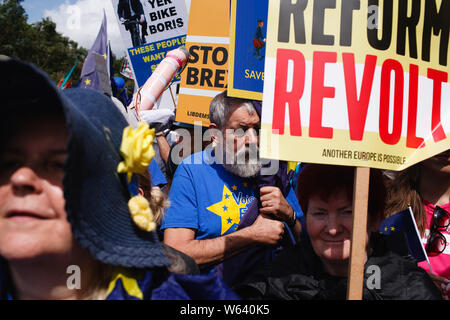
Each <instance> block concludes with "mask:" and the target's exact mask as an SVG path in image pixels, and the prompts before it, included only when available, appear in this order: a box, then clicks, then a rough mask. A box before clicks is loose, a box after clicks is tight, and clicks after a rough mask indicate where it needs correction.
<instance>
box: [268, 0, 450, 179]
mask: <svg viewBox="0 0 450 320" xmlns="http://www.w3.org/2000/svg"><path fill="white" fill-rule="evenodd" d="M448 17H450V1H448V0H442V1H436V0H426V1H405V0H403V1H402V0H400V1H392V0H390V1H387V0H385V1H378V0H361V1H339V0H324V1H291V0H269V11H268V26H267V48H266V57H265V79H264V99H263V116H262V129H263V132H262V133H263V134H262V135H261V156H262V157H264V158H275V159H281V160H293V161H302V162H311V163H327V164H337V165H350V166H359V167H372V168H381V169H391V170H402V169H404V168H406V167H408V166H411V165H413V164H415V163H417V162H420V161H422V160H424V159H427V158H429V157H431V156H433V155H435V154H438V153H440V152H443V151H445V150H447V149H450V85H449V83H448V72H449V65H448V63H449V52H448V50H449V31H450V19H449V18H448ZM293 146H295V148H293Z"/></svg>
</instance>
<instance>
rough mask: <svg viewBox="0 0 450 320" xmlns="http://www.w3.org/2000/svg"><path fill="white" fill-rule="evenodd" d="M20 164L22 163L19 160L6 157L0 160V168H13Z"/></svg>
mask: <svg viewBox="0 0 450 320" xmlns="http://www.w3.org/2000/svg"><path fill="white" fill-rule="evenodd" d="M21 165H22V163H21V161H19V160H13V159H7V160H2V161H0V168H1V170H13V169H17V168H19V167H20V166H21Z"/></svg>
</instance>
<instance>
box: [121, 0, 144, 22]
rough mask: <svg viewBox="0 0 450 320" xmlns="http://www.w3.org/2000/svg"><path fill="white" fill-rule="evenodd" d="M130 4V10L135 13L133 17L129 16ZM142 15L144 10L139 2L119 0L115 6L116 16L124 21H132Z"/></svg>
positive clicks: (136, 0) (135, 0) (137, 0)
mask: <svg viewBox="0 0 450 320" xmlns="http://www.w3.org/2000/svg"><path fill="white" fill-rule="evenodd" d="M128 1H130V3H131V8H132V9H133V11H134V12H135V15H133V16H132V15H131V11H130V4H129V2H128ZM143 14H144V8H143V7H142V3H141V1H139V0H119V4H118V5H117V15H118V16H119V19H120V18H124V19H132V18H135V17H140V16H141V15H143Z"/></svg>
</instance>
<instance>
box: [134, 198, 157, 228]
mask: <svg viewBox="0 0 450 320" xmlns="http://www.w3.org/2000/svg"><path fill="white" fill-rule="evenodd" d="M128 209H129V210H130V213H131V217H132V219H133V221H134V223H135V224H136V225H137V226H138V227H139V229H141V230H144V231H153V230H155V229H156V223H155V222H153V212H152V209H150V205H149V203H148V200H147V199H145V198H144V197H143V196H135V197H133V198H131V199H130V200H129V201H128Z"/></svg>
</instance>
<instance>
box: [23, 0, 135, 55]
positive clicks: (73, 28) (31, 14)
mask: <svg viewBox="0 0 450 320" xmlns="http://www.w3.org/2000/svg"><path fill="white" fill-rule="evenodd" d="M22 6H23V8H24V9H25V11H26V13H27V15H28V23H33V22H37V21H40V20H42V19H43V18H45V17H50V18H51V20H52V21H53V22H55V23H56V30H57V31H58V32H59V33H62V34H63V35H64V36H66V37H68V38H70V39H71V40H74V41H76V42H77V43H78V44H79V45H80V46H82V47H84V48H86V49H88V50H89V49H90V48H91V46H92V44H93V43H94V41H95V38H96V37H97V34H98V31H99V30H100V26H101V23H102V19H103V10H105V12H106V17H107V27H108V39H109V40H110V42H111V49H112V51H113V53H114V54H115V55H116V56H117V57H118V58H120V57H123V56H124V55H125V50H126V49H125V46H124V45H123V43H122V38H121V36H120V31H119V27H118V23H117V19H116V16H115V13H114V9H113V6H112V3H111V0H25V1H23V2H22Z"/></svg>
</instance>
